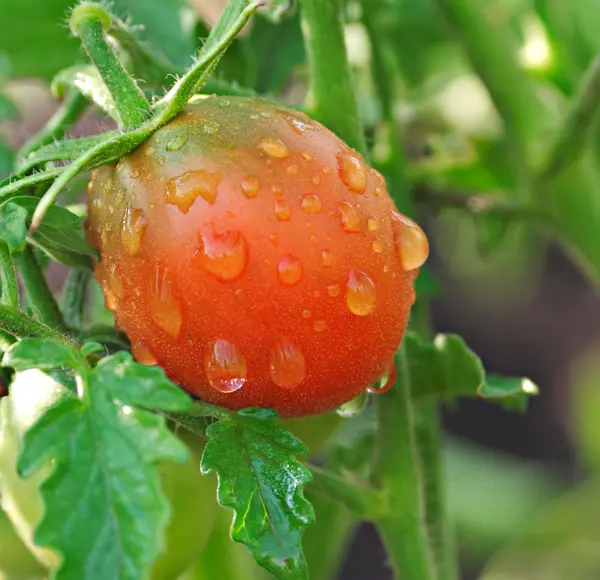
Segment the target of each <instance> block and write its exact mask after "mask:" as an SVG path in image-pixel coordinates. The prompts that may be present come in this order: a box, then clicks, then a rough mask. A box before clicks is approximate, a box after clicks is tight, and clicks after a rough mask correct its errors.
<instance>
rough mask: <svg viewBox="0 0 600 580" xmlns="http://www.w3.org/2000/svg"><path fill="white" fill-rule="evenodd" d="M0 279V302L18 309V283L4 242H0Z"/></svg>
mask: <svg viewBox="0 0 600 580" xmlns="http://www.w3.org/2000/svg"><path fill="white" fill-rule="evenodd" d="M0 280H1V282H2V294H1V295H0V304H3V305H4V306H7V307H8V308H13V309H14V310H18V309H19V285H18V283H17V275H16V272H15V266H14V264H13V260H12V256H11V255H10V250H9V249H8V246H7V245H6V244H5V243H4V242H0Z"/></svg>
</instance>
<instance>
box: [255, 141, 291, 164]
mask: <svg viewBox="0 0 600 580" xmlns="http://www.w3.org/2000/svg"><path fill="white" fill-rule="evenodd" d="M258 148H259V149H260V150H261V151H262V152H263V153H266V154H267V155H269V156H270V157H275V158H276V159H285V158H286V157H288V156H289V154H290V152H289V150H288V148H287V147H286V145H285V143H284V142H283V141H281V140H280V139H277V138H276V137H266V138H265V139H262V140H261V141H259V143H258Z"/></svg>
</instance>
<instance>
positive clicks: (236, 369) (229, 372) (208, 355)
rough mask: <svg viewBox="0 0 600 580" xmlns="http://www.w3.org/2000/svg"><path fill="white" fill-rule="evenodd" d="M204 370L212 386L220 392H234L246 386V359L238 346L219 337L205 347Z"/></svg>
mask: <svg viewBox="0 0 600 580" xmlns="http://www.w3.org/2000/svg"><path fill="white" fill-rule="evenodd" d="M203 356H204V370H205V372H206V378H207V379H208V382H209V383H210V385H211V387H212V388H213V389H215V390H217V391H219V392H220V393H233V392H235V391H237V390H239V389H241V388H242V387H243V386H244V383H245V382H246V376H247V367H246V360H245V359H244V357H243V356H242V354H241V352H240V351H239V350H238V348H237V347H236V346H235V345H234V344H231V343H230V342H228V341H227V340H223V339H219V340H216V341H214V342H211V343H209V344H208V345H206V347H205V348H204V353H203Z"/></svg>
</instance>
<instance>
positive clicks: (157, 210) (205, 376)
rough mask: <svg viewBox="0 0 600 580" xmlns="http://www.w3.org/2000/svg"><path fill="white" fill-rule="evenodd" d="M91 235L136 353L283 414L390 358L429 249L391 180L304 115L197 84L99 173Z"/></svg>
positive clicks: (302, 412) (340, 390) (359, 386)
mask: <svg viewBox="0 0 600 580" xmlns="http://www.w3.org/2000/svg"><path fill="white" fill-rule="evenodd" d="M88 237H89V240H90V242H91V243H92V244H93V245H94V246H95V247H96V248H97V250H98V251H99V254H100V261H99V262H98V264H97V266H96V277H97V280H98V281H99V283H100V285H101V287H102V289H103V292H104V296H105V299H106V303H107V306H108V307H109V308H111V309H112V310H113V311H114V314H115V317H116V320H117V324H118V326H119V327H120V328H121V329H123V330H124V331H125V332H126V333H127V334H128V335H129V337H130V339H131V341H132V344H133V352H134V354H135V356H136V357H137V358H138V360H140V361H142V362H146V363H149V364H153V363H158V364H160V365H161V366H162V367H164V369H165V371H166V372H167V374H168V375H169V376H170V377H171V378H172V379H173V380H174V381H176V382H178V383H179V384H181V385H182V386H183V387H184V388H186V389H187V390H188V391H190V392H191V393H193V394H195V395H197V396H198V397H201V398H202V399H205V400H207V401H210V402H213V403H217V404H220V405H223V406H226V407H229V408H232V409H240V408H243V407H248V406H262V407H271V408H275V409H277V410H278V411H279V412H280V413H281V415H282V416H284V417H297V416H306V415H311V414H316V413H322V412H325V411H328V410H331V409H333V408H335V407H336V406H338V405H340V404H342V403H344V402H346V401H348V400H349V399H351V398H353V397H354V396H356V395H357V394H358V393H359V392H360V391H362V390H363V389H365V388H366V387H368V386H369V385H370V384H371V383H372V382H373V381H374V380H376V379H377V378H378V377H379V376H380V375H381V374H382V373H384V372H385V371H386V370H387V368H388V367H389V366H390V364H391V361H392V357H393V355H394V352H395V351H396V349H397V348H398V345H399V343H400V340H401V338H402V335H403V333H404V329H405V326H406V322H407V318H408V313H409V310H410V306H411V304H412V303H413V301H414V290H413V282H414V278H415V276H416V273H417V271H418V268H419V266H421V264H422V263H423V262H424V261H425V259H426V257H427V252H428V246H427V240H426V238H425V236H424V234H423V232H422V231H421V229H420V228H419V227H418V226H417V225H416V224H414V223H413V222H412V221H410V220H408V219H407V218H405V217H404V216H402V215H400V214H399V213H398V212H396V210H395V208H394V204H393V202H392V200H391V198H390V197H389V195H388V193H387V192H386V189H385V181H384V180H383V178H382V177H381V175H379V174H378V173H377V172H376V171H374V170H373V169H370V168H369V167H368V166H367V165H366V163H365V161H364V160H363V159H362V157H361V156H360V155H359V154H357V153H356V152H355V151H353V150H351V149H350V148H349V147H348V146H347V145H345V144H344V143H343V142H342V141H341V140H340V139H338V138H337V137H336V136H335V135H334V134H333V133H331V132H330V131H329V130H327V129H326V128H325V127H323V126H322V125H321V124H319V123H317V122H315V121H312V120H311V119H309V118H308V117H307V116H305V115H303V114H301V113H297V112H294V111H291V110H287V109H284V108H281V107H280V106H278V105H275V104H273V103H270V102H268V101H265V100H262V99H254V98H241V97H237V98H234V97H227V98H223V97H208V98H198V99H196V101H195V102H194V103H192V104H190V105H189V106H188V107H187V108H186V110H185V111H184V112H183V113H182V114H180V115H179V116H178V117H176V118H175V119H174V120H173V121H171V122H170V123H169V124H167V125H166V126H164V127H163V128H161V129H160V130H159V131H157V132H156V133H155V134H154V135H152V137H151V138H149V139H148V140H147V141H146V142H145V143H144V145H142V146H141V147H140V148H138V149H137V150H136V151H134V152H133V153H131V154H130V155H127V156H126V157H124V158H122V159H121V160H120V161H119V162H118V163H117V164H116V165H111V166H107V167H103V168H101V169H99V170H98V171H96V172H95V174H94V176H93V178H92V181H91V183H90V188H89V220H88Z"/></svg>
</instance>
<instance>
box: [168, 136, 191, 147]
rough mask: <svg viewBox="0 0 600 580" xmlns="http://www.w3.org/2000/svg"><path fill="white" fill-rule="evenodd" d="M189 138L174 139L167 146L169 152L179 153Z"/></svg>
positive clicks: (179, 137)
mask: <svg viewBox="0 0 600 580" xmlns="http://www.w3.org/2000/svg"><path fill="white" fill-rule="evenodd" d="M187 140H188V138H187V137H186V136H185V135H179V136H178V137H173V139H171V140H170V141H169V142H168V143H167V146H166V150H167V151H179V150H180V149H181V148H182V147H183V146H184V145H185V144H186V143H187Z"/></svg>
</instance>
